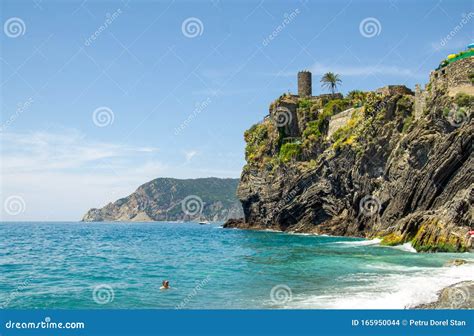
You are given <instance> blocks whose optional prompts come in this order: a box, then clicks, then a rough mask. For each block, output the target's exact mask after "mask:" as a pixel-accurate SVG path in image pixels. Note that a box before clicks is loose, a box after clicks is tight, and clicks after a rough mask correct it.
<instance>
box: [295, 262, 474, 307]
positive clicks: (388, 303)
mask: <svg viewBox="0 0 474 336" xmlns="http://www.w3.org/2000/svg"><path fill="white" fill-rule="evenodd" d="M473 274H474V263H472V262H471V263H467V264H464V265H461V266H451V267H448V266H447V267H439V268H432V267H424V268H423V267H419V268H418V270H416V271H414V268H413V267H407V269H406V270H405V272H402V271H400V270H397V273H392V274H386V275H384V274H380V276H376V277H372V280H373V281H369V282H367V281H360V282H359V281H358V282H359V284H358V285H356V286H351V287H348V288H343V289H339V290H338V291H336V290H334V291H333V292H332V293H327V292H326V293H325V294H324V295H314V296H311V297H302V296H301V297H299V296H297V295H295V296H294V299H293V301H292V302H290V304H289V305H288V306H287V307H286V308H328V309H404V308H410V307H414V306H417V305H419V304H422V303H428V302H432V301H435V300H436V299H437V297H438V292H439V291H440V290H441V289H443V288H445V287H447V286H449V285H452V284H454V283H457V282H460V281H466V280H473V278H474V276H473ZM350 276H351V275H347V277H350Z"/></svg>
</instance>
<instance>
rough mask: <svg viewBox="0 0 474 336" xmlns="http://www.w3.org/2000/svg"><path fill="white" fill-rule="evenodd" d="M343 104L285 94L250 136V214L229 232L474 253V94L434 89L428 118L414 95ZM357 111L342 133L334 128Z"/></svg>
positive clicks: (245, 187) (244, 196) (241, 192)
mask: <svg viewBox="0 0 474 336" xmlns="http://www.w3.org/2000/svg"><path fill="white" fill-rule="evenodd" d="M466 76H467V74H466ZM334 98H336V99H330V100H329V101H321V100H320V99H317V98H314V99H309V100H308V99H302V98H299V97H298V96H289V95H284V96H282V97H280V98H279V99H278V100H277V101H276V102H274V103H273V104H272V106H271V108H270V111H271V113H270V118H266V119H265V120H264V121H263V122H262V123H260V124H257V125H254V126H253V127H252V128H251V129H250V130H248V131H247V132H246V134H245V139H246V142H247V148H246V159H247V165H246V166H245V167H244V169H243V172H242V176H241V182H240V184H239V188H238V197H239V199H240V200H241V202H242V206H243V210H244V215H245V216H244V219H241V220H233V221H229V222H228V223H226V225H225V226H226V227H239V228H247V229H275V230H282V231H291V232H312V233H317V234H330V235H348V236H358V237H367V238H373V237H380V238H382V239H383V241H382V242H383V243H384V244H389V245H395V244H402V243H405V242H409V241H410V242H411V243H412V244H413V246H414V247H415V248H416V249H417V250H419V251H465V250H468V249H470V248H472V243H473V242H472V238H470V235H469V231H470V230H472V225H473V218H474V210H473V204H474V187H473V185H474V184H473V183H474V174H473V170H474V158H473V155H472V145H473V144H472V140H473V136H474V121H473V120H472V118H471V117H470V116H471V112H472V109H473V101H474V97H473V96H469V95H466V94H464V95H458V96H456V97H452V96H450V95H449V94H448V92H447V91H446V90H443V89H439V90H438V89H437V90H434V89H430V86H429V85H428V86H427V91H426V92H424V93H423V100H424V101H423V102H422V103H423V105H422V106H423V111H422V115H420V116H415V112H414V111H415V106H414V104H415V97H414V96H413V95H412V94H411V93H409V92H407V93H405V94H403V93H400V92H391V91H389V90H388V91H386V92H384V91H379V92H370V93H362V92H353V93H351V94H350V95H349V96H348V97H347V98H342V99H340V97H339V99H337V97H334ZM351 107H355V108H353V110H352V111H351V112H349V113H346V114H347V115H348V117H347V120H346V121H345V124H344V123H343V124H344V125H343V126H342V127H339V125H336V126H337V127H334V125H332V126H333V127H331V126H330V125H329V124H330V122H331V116H332V115H334V114H337V113H339V112H341V111H347V110H348V109H349V108H351ZM283 112H284V113H285V114H286V117H287V118H286V119H287V121H288V120H289V122H282V119H283V118H282V115H281V114H282V113H283ZM336 119H337V121H336ZM334 121H336V122H337V123H339V124H340V123H341V118H334ZM294 125H298V127H295V126H294ZM334 128H338V129H337V130H335V131H334V132H331V133H332V134H331V135H330V136H328V129H332V130H334ZM288 134H291V137H288V136H287V135H288Z"/></svg>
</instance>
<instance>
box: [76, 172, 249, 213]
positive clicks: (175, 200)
mask: <svg viewBox="0 0 474 336" xmlns="http://www.w3.org/2000/svg"><path fill="white" fill-rule="evenodd" d="M238 183H239V180H238V179H220V178H214V177H210V178H198V179H186V180H180V179H173V178H157V179H154V180H152V181H150V182H147V183H145V184H143V185H141V186H140V187H139V188H138V189H137V190H136V191H135V192H134V193H132V194H131V195H129V196H127V197H124V198H121V199H119V200H117V201H115V202H113V203H109V204H107V205H106V206H105V207H103V208H101V209H91V210H89V211H88V212H87V213H86V214H85V215H84V217H83V219H82V220H83V221H86V222H93V221H180V220H204V219H206V220H213V221H224V220H227V219H229V218H238V217H241V216H242V215H243V213H242V207H241V205H240V203H239V201H238V199H237V197H236V194H235V193H236V189H237V185H238Z"/></svg>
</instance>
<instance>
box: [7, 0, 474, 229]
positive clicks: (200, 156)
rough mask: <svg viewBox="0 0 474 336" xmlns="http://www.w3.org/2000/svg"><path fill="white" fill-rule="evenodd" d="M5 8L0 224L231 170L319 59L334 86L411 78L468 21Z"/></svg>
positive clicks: (81, 5)
mask: <svg viewBox="0 0 474 336" xmlns="http://www.w3.org/2000/svg"><path fill="white" fill-rule="evenodd" d="M0 9H1V11H0V12H1V22H2V27H3V31H1V34H0V42H1V62H0V71H1V73H0V74H1V115H2V124H1V133H0V137H1V148H0V151H1V157H2V174H1V178H2V181H1V182H2V184H1V192H2V195H1V198H2V199H1V201H2V204H3V207H2V214H1V219H3V220H77V219H79V218H80V217H81V216H82V214H83V213H84V212H85V211H86V210H87V209H88V208H90V207H99V206H103V205H105V204H106V203H107V202H109V201H113V200H115V199H117V198H119V197H123V196H125V195H127V194H128V193H130V192H132V191H134V190H135V189H136V188H137V187H138V186H139V185H140V184H142V183H144V182H146V181H148V180H150V179H152V178H155V177H161V176H166V177H177V178H192V177H207V176H217V177H238V176H239V175H240V171H241V168H242V166H243V164H244V141H243V132H244V130H245V129H247V128H249V127H250V126H251V125H252V124H254V123H255V122H257V121H259V120H261V119H262V118H263V117H264V116H265V114H266V113H267V112H268V105H269V103H270V102H271V101H272V100H274V99H275V98H276V97H278V96H279V95H280V94H282V93H283V92H287V91H288V90H289V91H291V92H295V91H296V72H297V71H298V70H302V69H309V70H312V71H313V91H314V94H318V93H321V92H322V90H321V89H320V87H319V77H320V76H321V74H322V73H324V72H326V71H334V72H337V73H339V74H340V75H341V77H342V80H343V86H342V88H341V91H342V92H344V93H345V92H347V91H350V90H353V89H360V90H373V89H376V88H378V87H381V86H383V85H386V84H405V85H407V86H409V87H411V88H413V87H414V85H415V84H416V83H423V84H424V83H426V81H427V79H428V74H429V72H430V70H432V69H433V68H435V67H436V66H437V65H438V64H439V62H440V61H441V60H442V59H443V58H444V57H445V56H446V55H447V54H449V53H452V52H457V51H459V50H463V49H464V48H465V46H466V45H467V44H468V43H470V42H472V36H473V32H474V25H473V22H474V21H473V19H474V17H473V15H474V14H473V12H474V2H472V1H416V3H415V2H414V1H397V0H392V1H375V0H374V1H218V0H214V1H154V2H152V1H92V0H88V1H46V0H35V1H32V0H27V1H18V0H17V1H2V2H1V8H0ZM12 18H13V20H10V19H12ZM15 28H18V29H16V30H15ZM91 36H94V39H92V38H91ZM269 36H272V38H270V37H269ZM95 111H96V112H95ZM94 112H95V114H94ZM94 116H95V118H94ZM12 199H13V200H16V202H13V203H11V202H12ZM9 202H10V203H9ZM18 205H19V208H20V209H19V210H16V209H14V208H15V206H18Z"/></svg>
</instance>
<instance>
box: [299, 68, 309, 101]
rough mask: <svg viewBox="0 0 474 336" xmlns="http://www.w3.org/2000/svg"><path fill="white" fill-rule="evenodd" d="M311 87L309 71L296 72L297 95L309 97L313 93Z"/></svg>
mask: <svg viewBox="0 0 474 336" xmlns="http://www.w3.org/2000/svg"><path fill="white" fill-rule="evenodd" d="M312 91H313V90H312V88H311V72H309V71H300V72H298V96H300V97H311V96H312V95H313V92H312Z"/></svg>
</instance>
